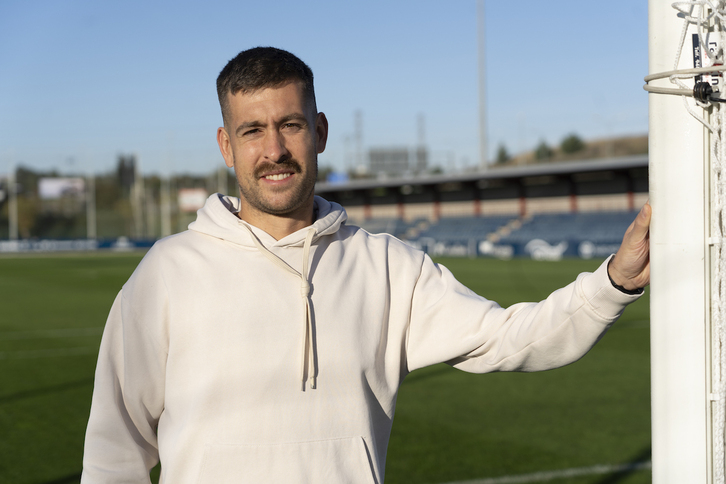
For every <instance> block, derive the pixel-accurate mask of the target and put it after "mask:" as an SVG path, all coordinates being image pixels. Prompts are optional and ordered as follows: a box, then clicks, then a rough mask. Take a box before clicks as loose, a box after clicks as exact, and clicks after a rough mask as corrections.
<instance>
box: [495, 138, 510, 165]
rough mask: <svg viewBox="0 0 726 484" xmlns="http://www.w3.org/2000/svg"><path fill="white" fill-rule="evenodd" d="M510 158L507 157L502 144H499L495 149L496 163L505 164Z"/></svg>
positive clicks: (507, 154)
mask: <svg viewBox="0 0 726 484" xmlns="http://www.w3.org/2000/svg"><path fill="white" fill-rule="evenodd" d="M511 158H512V157H511V156H509V152H508V151H507V147H506V146H504V143H500V144H499V148H498V149H497V163H498V164H501V163H506V162H508V161H509V160H510V159H511Z"/></svg>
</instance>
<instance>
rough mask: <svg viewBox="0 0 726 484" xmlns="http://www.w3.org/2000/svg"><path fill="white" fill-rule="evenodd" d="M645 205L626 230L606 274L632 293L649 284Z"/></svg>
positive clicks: (646, 205) (648, 228)
mask: <svg viewBox="0 0 726 484" xmlns="http://www.w3.org/2000/svg"><path fill="white" fill-rule="evenodd" d="M652 211H653V209H652V208H651V206H650V204H648V203H646V204H645V205H644V206H643V208H642V209H641V210H640V213H639V214H638V216H637V217H635V220H634V221H633V223H632V224H630V227H628V230H626V231H625V236H624V237H623V243H622V244H621V245H620V249H618V252H617V253H616V254H615V257H613V260H612V261H610V265H609V266H608V273H609V274H610V278H611V279H612V280H613V282H615V284H617V285H619V286H622V287H623V288H625V289H627V290H629V291H632V290H635V289H640V288H643V287H645V286H647V285H648V284H649V283H650V216H651V213H652Z"/></svg>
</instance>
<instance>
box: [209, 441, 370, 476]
mask: <svg viewBox="0 0 726 484" xmlns="http://www.w3.org/2000/svg"><path fill="white" fill-rule="evenodd" d="M197 483H198V484H227V483H235V484H237V483H265V484H267V483H270V484H277V483H284V484H296V483H300V484H302V483H310V484H318V483H350V484H358V483H360V484H375V483H376V479H375V477H374V472H373V469H372V467H371V461H370V459H369V453H368V450H367V448H366V444H365V441H364V440H363V437H350V438H344V439H331V440H317V441H312V442H293V443H284V444H207V445H206V446H205V449H204V460H203V462H202V468H201V469H200V472H199V478H198V479H197Z"/></svg>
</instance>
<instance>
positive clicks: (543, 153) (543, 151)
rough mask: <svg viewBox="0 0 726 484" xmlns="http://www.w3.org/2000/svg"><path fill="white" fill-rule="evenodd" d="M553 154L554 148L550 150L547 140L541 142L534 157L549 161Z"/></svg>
mask: <svg viewBox="0 0 726 484" xmlns="http://www.w3.org/2000/svg"><path fill="white" fill-rule="evenodd" d="M552 154H553V153H552V148H550V146H549V145H548V144H547V142H546V141H545V140H542V141H540V142H539V145H537V148H536V149H535V150H534V157H535V159H537V160H549V159H550V158H552Z"/></svg>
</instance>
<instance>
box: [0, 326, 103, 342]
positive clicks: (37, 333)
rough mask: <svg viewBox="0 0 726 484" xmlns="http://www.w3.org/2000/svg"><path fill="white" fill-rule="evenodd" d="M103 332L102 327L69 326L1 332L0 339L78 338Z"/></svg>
mask: <svg viewBox="0 0 726 484" xmlns="http://www.w3.org/2000/svg"><path fill="white" fill-rule="evenodd" d="M102 332H103V328H102V327H96V328H69V329H35V330H30V331H8V332H0V341H9V340H19V339H42V338H78V337H82V336H96V335H100V334H101V333H102Z"/></svg>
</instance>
